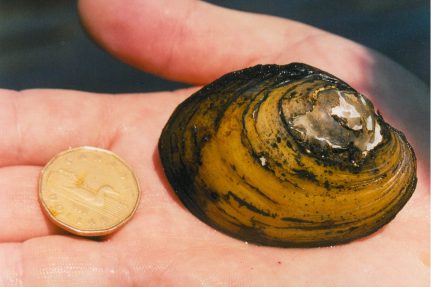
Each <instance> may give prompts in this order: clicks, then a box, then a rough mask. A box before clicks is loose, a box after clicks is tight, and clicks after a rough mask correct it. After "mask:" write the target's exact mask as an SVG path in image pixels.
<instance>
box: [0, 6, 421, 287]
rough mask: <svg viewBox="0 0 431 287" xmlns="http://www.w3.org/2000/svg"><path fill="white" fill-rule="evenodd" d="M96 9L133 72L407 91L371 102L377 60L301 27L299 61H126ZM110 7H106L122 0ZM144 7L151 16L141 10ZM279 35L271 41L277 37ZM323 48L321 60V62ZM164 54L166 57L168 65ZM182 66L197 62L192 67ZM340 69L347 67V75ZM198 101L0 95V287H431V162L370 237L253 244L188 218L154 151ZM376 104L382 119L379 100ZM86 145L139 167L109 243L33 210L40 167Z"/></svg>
mask: <svg viewBox="0 0 431 287" xmlns="http://www.w3.org/2000/svg"><path fill="white" fill-rule="evenodd" d="M96 2H97V1H94V0H92V1H87V2H86V1H82V2H81V10H82V12H83V17H84V20H86V21H87V25H88V26H89V27H90V30H91V32H93V34H94V35H95V37H96V38H98V40H99V42H101V43H102V45H104V46H105V47H106V48H107V49H109V50H111V51H112V52H114V53H115V54H117V55H118V56H120V57H122V58H123V59H125V60H126V61H128V62H130V63H131V64H134V65H135V66H140V67H143V68H145V69H148V70H150V71H153V72H158V73H159V74H163V75H164V76H166V77H169V78H173V79H179V80H183V81H188V82H197V83H205V82H208V81H209V80H210V79H213V78H214V77H215V76H217V75H220V74H222V73H224V72H227V71H228V70H231V69H234V68H240V67H244V66H245V65H250V64H254V63H258V62H268V63H269V62H280V63H285V62H291V61H292V60H298V59H301V60H302V61H304V62H307V63H310V64H313V65H316V66H319V67H321V68H324V69H326V70H328V71H330V72H332V73H334V74H336V75H337V76H340V77H341V78H343V79H345V80H346V81H348V82H350V83H352V85H353V86H354V87H355V88H356V89H358V90H359V91H361V92H363V93H364V94H367V95H369V96H370V97H371V98H373V99H375V100H377V101H379V97H380V95H381V94H383V95H384V96H383V97H385V95H395V96H396V95H397V93H401V92H402V88H399V87H398V88H399V89H397V88H391V87H389V86H384V87H383V88H381V90H379V91H378V92H379V93H378V94H377V93H376V92H377V90H376V88H373V85H372V82H371V80H372V79H371V76H370V75H369V73H366V72H365V70H371V68H372V67H371V66H370V65H371V62H372V61H371V60H370V59H375V58H376V57H379V56H377V55H374V54H370V52H369V51H367V50H365V49H364V48H362V47H360V46H358V45H356V44H354V43H351V42H348V41H345V40H342V39H340V38H336V37H334V36H331V35H328V34H325V33H323V32H316V31H315V30H313V29H311V28H308V27H302V26H298V27H297V28H298V29H299V28H301V29H303V32H304V31H305V32H304V33H309V34H312V33H317V34H316V35H319V36H316V37H308V38H307V37H303V38H304V40H302V41H300V42H296V43H295V45H296V48H295V50H294V52H295V53H294V54H287V55H284V54H282V53H281V52H282V50H279V51H278V53H277V51H276V49H275V50H274V51H271V53H272V54H271V53H269V54H262V55H261V56H259V57H254V56H250V57H251V58H250V57H249V55H248V56H247V57H246V56H242V57H241V56H238V55H237V54H235V53H233V52H232V54H230V53H229V50H228V48H229V47H225V48H224V49H225V51H222V52H223V53H224V54H223V55H216V57H219V58H218V60H219V61H220V62H223V63H225V64H226V65H215V64H214V65H206V64H205V62H204V60H205V59H204V57H202V58H199V54H197V56H196V54H194V56H195V57H192V56H193V53H194V52H196V51H199V50H200V49H204V48H205V47H195V48H192V49H191V50H187V49H186V45H183V46H182V44H181V43H179V42H177V45H176V49H179V51H181V52H182V53H184V55H183V56H180V57H176V54H175V51H173V52H172V51H171V52H169V53H164V52H166V50H167V49H163V47H165V46H166V45H167V43H163V41H162V39H155V41H159V42H157V43H158V45H159V47H158V49H157V51H156V53H159V54H158V55H157V56H159V57H157V58H154V57H153V55H148V54H147V55H143V54H141V55H130V54H128V53H129V51H133V45H134V44H136V43H133V41H132V42H131V43H130V42H129V45H130V46H131V47H124V46H121V45H120V47H119V46H118V45H117V46H115V44H114V42H115V43H117V44H118V42H119V41H118V39H116V38H115V37H127V36H128V34H127V33H118V34H115V35H114V37H112V34H111V35H109V36H111V37H105V36H106V34H104V33H103V31H102V30H101V29H102V27H103V25H105V24H106V22H103V21H99V22H97V21H94V22H93V21H92V20H91V19H92V18H91V16H92V15H93V14H92V13H96V12H95V11H96V9H93V8H94V7H95V6H92V5H95V3H96ZM119 2H121V1H119ZM112 3H113V4H112V5H111V6H110V7H111V9H113V8H112V7H115V5H116V4H115V3H116V1H112ZM200 5H202V7H200V8H198V9H208V11H210V12H209V13H213V12H211V9H215V8H210V7H206V6H204V5H205V4H195V6H200ZM101 7H107V6H106V5H105V6H103V5H101V6H99V7H98V9H97V12H98V13H100V9H102V10H103V8H101ZM107 10H109V9H107ZM114 10H115V9H114ZM141 10H142V13H144V12H145V7H144V8H142V7H141ZM129 12H130V11H129ZM106 13H108V12H106ZM125 13H126V14H127V12H125ZM146 13H147V14H148V11H146ZM226 13H227V16H225V17H238V19H242V18H241V17H243V18H244V17H245V19H247V18H246V17H250V18H252V19H253V17H256V16H248V15H247V16H246V15H238V16H237V15H234V14H232V15H230V14H229V13H233V12H226ZM156 16H157V15H153V16H148V17H156ZM116 17H118V15H117V16H116V15H111V14H107V15H105V17H104V18H103V19H105V21H107V22H109V20H110V21H119V22H122V21H126V20H125V19H117V18H116ZM159 17H161V16H160V15H159ZM124 18H127V17H124ZM106 19H108V20H106ZM196 21H197V20H196ZM244 21H245V20H244ZM256 21H257V22H259V21H261V22H264V23H265V24H267V25H273V26H274V27H279V26H281V27H284V26H286V25H294V24H292V23H286V22H284V21H281V20H275V19H270V18H269V19H266V18H258V17H256ZM129 22H130V21H129ZM123 24H124V23H123ZM125 25H126V27H129V28H130V27H131V28H130V29H129V30H128V29H125V30H127V31H128V32H129V33H138V34H139V33H141V36H142V33H149V30H148V29H147V30H148V31H146V30H145V29H141V30H140V31H138V30H139V29H138V28H139V27H135V26H133V24H132V23H129V24H127V23H126V24H125ZM128 25H130V26H128ZM255 25H257V26H259V23H256V24H255ZM261 25H262V23H261ZM166 26H167V27H164V26H163V24H161V28H162V29H163V28H165V29H169V25H166ZM123 28H124V27H123ZM142 30H143V31H142ZM279 30H281V28H279V29H278V30H277V31H275V32H272V33H273V34H270V35H269V37H273V38H274V39H275V40H276V39H278V38H277V37H278V36H277V35H278V33H279ZM99 32H100V33H99ZM122 32H124V31H122ZM97 33H99V34H97ZM232 33H235V31H232ZM98 35H99V36H98ZM223 37H224V36H223ZM252 37H253V35H252ZM316 38H318V39H319V40H316ZM119 40H120V41H121V39H119ZM170 40H175V39H170ZM208 41H209V39H208ZM334 41H335V42H336V43H337V47H338V49H340V51H345V52H344V53H343V54H336V55H334V54H332V53H328V54H327V55H322V53H321V52H320V51H321V47H317V46H316V45H318V46H322V45H323V46H324V45H328V44H329V43H332V44H333V43H334ZM265 45H266V44H265V43H263V44H262V46H263V48H262V49H263V50H265V51H267V50H266V49H265ZM126 46H127V45H126ZM298 47H301V48H299V49H297V48H298ZM129 48H131V49H129ZM134 48H136V47H134ZM165 48H166V47H165ZM286 48H288V47H284V48H283V49H286ZM193 49H196V51H195V50H193ZM253 49H255V50H256V51H251V53H252V54H256V55H260V54H259V53H258V52H259V49H260V48H258V47H254V48H253ZM279 49H280V48H279ZM135 50H136V49H135ZM220 51H221V50H220ZM316 51H319V53H317V55H319V56H318V57H316V56H315V55H316ZM346 51H349V52H346ZM201 54H202V53H201ZM169 55H171V56H169ZM202 55H203V54H202ZM280 55H281V56H280ZM167 57H170V58H171V59H170V60H166V58H167ZM172 57H174V58H172ZM154 59H156V60H154ZM157 59H159V61H158V60H157ZM187 59H189V60H190V61H198V62H199V61H200V62H199V63H194V64H195V65H197V66H194V67H190V66H188V65H187V63H188V62H187ZM379 59H380V60H381V58H379ZM166 61H170V62H169V63H168V65H169V68H167V67H164V68H163V66H164V65H166ZM208 61H209V62H211V61H212V60H211V59H207V62H208ZM214 61H215V60H214ZM382 61H384V64H385V65H382V66H384V67H385V68H382V70H381V71H380V72H382V73H383V72H384V75H385V77H387V78H388V79H390V78H391V76H392V77H395V76H397V75H400V74H401V75H404V74H403V73H405V72H404V71H402V70H401V69H400V68H398V67H397V66H396V65H394V64H392V63H390V62H387V61H386V60H385V59H383V60H382ZM344 63H350V64H351V65H352V67H350V68H349V69H345V66H344V65H345V64H344ZM359 63H361V64H359ZM198 64H199V65H198ZM211 67H212V68H211ZM405 77H407V81H412V82H414V81H415V80H414V79H413V78H411V77H410V76H408V75H407V74H405ZM415 86H416V89H417V93H420V92H423V90H421V86H420V85H415ZM191 93H192V91H191V90H183V91H177V92H164V93H149V94H140V95H121V96H115V97H114V96H109V95H95V94H89V93H84V92H73V91H63V90H32V91H26V92H22V93H20V94H18V93H15V92H10V91H2V92H1V93H0V106H1V109H2V112H1V114H0V130H1V131H2V136H1V139H0V151H1V153H0V166H1V168H0V190H1V192H0V202H1V203H2V204H1V209H0V224H1V226H2V229H1V230H0V242H1V243H0V270H1V272H0V282H1V283H3V282H5V284H0V285H2V286H4V285H5V286H21V285H20V284H23V285H24V286H45V285H46V286H135V285H138V286H149V285H150V286H151V285H154V286H159V285H163V286H164V285H166V286H173V285H178V286H196V285H209V286H215V285H217V286H218V285H220V286H226V285H235V286H236V285H246V286H263V285H265V286H285V285H293V286H297V285H300V286H317V285H318V283H320V284H321V285H322V286H328V285H331V284H332V285H334V286H347V285H349V286H353V285H355V284H356V285H357V286H363V285H364V284H367V286H371V285H372V284H375V285H376V286H380V285H381V286H391V285H394V284H397V285H406V286H419V285H425V284H426V283H427V276H428V273H427V266H426V265H427V264H428V265H429V262H428V261H427V258H428V252H429V251H428V244H427V242H428V238H427V234H428V233H429V232H428V208H429V206H428V192H427V189H428V177H427V174H426V173H425V172H424V170H423V169H422V166H426V164H427V163H426V162H425V163H423V162H420V163H419V168H420V169H419V183H418V187H417V190H416V192H415V194H414V196H413V198H412V199H411V200H410V202H409V203H408V204H407V205H406V207H405V208H404V209H403V210H402V212H400V214H399V215H398V216H397V217H396V219H395V220H394V221H393V222H392V223H391V224H389V225H388V226H386V227H385V228H383V229H382V230H381V231H379V232H377V233H376V234H374V235H372V236H370V237H368V238H365V239H363V240H358V241H356V242H354V243H351V244H347V245H343V246H338V247H335V248H318V249H316V248H315V249H279V248H270V247H258V246H254V245H247V244H244V243H243V242H240V241H238V240H235V239H232V238H229V237H227V236H225V235H223V234H220V233H218V232H216V231H214V230H213V229H211V228H210V227H208V226H207V225H205V224H203V223H202V222H200V221H199V220H197V219H196V218H195V217H193V216H192V215H191V214H190V213H189V212H187V210H185V208H184V207H183V206H182V205H181V204H180V203H179V201H178V199H177V198H176V197H175V195H174V194H173V192H172V190H171V189H170V187H169V185H168V183H167V182H166V180H165V179H164V176H163V172H162V170H161V167H160V163H159V161H158V154H157V149H156V147H157V141H158V137H159V135H160V131H161V129H162V128H163V125H164V124H165V122H166V121H167V119H168V117H169V115H170V114H171V112H172V111H173V109H174V108H175V107H176V106H177V105H178V104H179V103H180V102H181V101H182V100H184V99H185V98H186V97H187V96H189V95H190V94H191ZM379 106H380V108H381V109H382V110H384V108H383V107H384V103H383V102H381V103H380V105H379ZM385 115H386V114H385ZM389 116H390V115H389ZM392 122H394V121H392ZM401 122H402V121H399V122H397V121H395V124H396V125H398V126H400V125H401ZM413 131H414V130H413ZM409 136H410V138H413V139H414V137H415V136H416V135H415V134H414V132H413V134H409ZM413 142H415V141H413ZM81 145H92V146H99V147H104V148H108V149H110V150H112V151H114V152H116V153H117V154H119V155H120V156H121V157H123V158H124V159H125V160H126V161H127V162H128V163H129V164H130V165H131V166H132V167H133V168H134V170H135V171H136V173H137V176H138V178H139V180H140V183H141V189H142V192H143V194H142V195H143V196H142V200H141V204H140V206H139V209H138V210H137V212H136V214H135V216H134V218H133V219H132V220H131V221H130V222H129V223H128V224H127V225H125V226H124V227H123V228H122V229H121V230H120V231H119V232H117V233H115V234H114V235H112V236H111V237H109V238H106V239H105V240H103V241H92V240H88V239H82V238H77V237H74V236H71V235H68V234H64V233H63V232H61V231H60V230H58V229H56V228H54V227H52V224H51V223H49V222H48V221H47V219H46V218H45V217H44V216H43V214H42V212H41V209H40V207H39V205H38V201H37V196H36V194H37V192H36V190H37V181H38V175H39V172H40V169H41V168H42V166H43V165H44V164H45V163H46V162H47V161H48V160H49V159H50V158H51V157H52V156H53V155H54V154H55V153H57V152H59V151H61V150H64V149H66V148H68V147H69V146H81ZM419 149H420V147H419ZM5 203H7V204H5ZM2 280H3V281H2ZM352 282H353V283H352ZM415 282H417V283H416V284H414V283H415Z"/></svg>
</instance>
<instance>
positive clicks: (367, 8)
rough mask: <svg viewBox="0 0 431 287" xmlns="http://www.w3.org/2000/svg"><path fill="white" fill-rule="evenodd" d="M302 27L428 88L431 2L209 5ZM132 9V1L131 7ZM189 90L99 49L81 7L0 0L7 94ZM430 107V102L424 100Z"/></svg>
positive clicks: (0, 61)
mask: <svg viewBox="0 0 431 287" xmlns="http://www.w3.org/2000/svg"><path fill="white" fill-rule="evenodd" d="M208 2H211V3H213V4H217V5H221V6H225V7H229V8H235V9H240V10H244V11H251V12H257V13H265V14H271V15H275V16H280V17H285V18H290V19H294V20H298V21H301V22H304V23H307V24H310V25H313V26H316V27H319V28H321V29H324V30H327V31H330V32H333V33H335V34H339V35H342V36H344V37H346V38H349V39H352V40H354V41H356V42H359V43H361V44H363V45H365V46H368V47H371V48H373V49H375V50H378V51H379V52H381V53H383V54H385V55H386V56H388V57H390V58H392V59H393V60H395V61H396V62H398V63H399V64H401V65H402V66H404V67H405V68H406V69H408V70H410V71H411V72H412V73H413V74H415V75H416V76H417V77H419V78H420V79H421V80H422V81H424V82H425V83H426V84H428V86H429V77H430V74H429V70H430V67H429V65H430V54H429V53H430V46H429V45H430V26H429V23H430V9H429V1H428V0H378V1H376V0H290V1H286V0H278V1H263V0H261V1H259V0H255V1H251V0H237V1H228V0H210V1H208ZM125 3H127V1H125ZM184 86H185V85H183V84H180V83H175V82H171V81H167V80H163V79H160V78H158V77H155V76H152V75H149V74H146V73H144V72H140V71H137V70H135V69H133V68H131V67H128V66H127V65H125V64H123V63H121V62H119V61H117V60H115V59H114V58H113V57H111V56H110V55H108V54H107V53H105V52H104V51H102V50H101V49H100V48H99V47H97V46H96V45H95V44H94V43H93V42H92V41H91V40H90V39H89V38H88V37H87V35H86V34H85V32H84V31H83V29H82V27H81V26H80V22H79V17H78V14H77V10H76V1H67V0H27V1H24V0H0V87H1V88H9V89H25V88H38V87H44V88H66V89H79V90H86V91H93V92H113V93H115V92H146V91H157V90H170V89H176V88H180V87H184ZM425 102H426V103H428V105H429V99H426V100H425Z"/></svg>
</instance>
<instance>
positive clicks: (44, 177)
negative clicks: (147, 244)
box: [39, 147, 140, 236]
mask: <svg viewBox="0 0 431 287" xmlns="http://www.w3.org/2000/svg"><path fill="white" fill-rule="evenodd" d="M139 198H140V190H139V184H138V181H137V179H136V176H135V175H134V173H133V171H132V169H131V168H130V167H129V166H128V165H127V164H126V163H125V162H124V161H123V160H122V159H120V158H119V157H118V156H117V155H115V154H114V153H112V152H110V151H107V150H104V149H100V148H95V147H78V148H72V149H69V150H66V151H64V152H61V153H59V154H58V155H56V156H54V158H53V159H51V161H49V162H48V164H47V165H46V166H45V167H44V168H43V170H42V172H41V175H40V179H39V201H40V203H41V206H42V209H43V210H44V211H45V213H46V214H47V215H48V217H49V218H50V219H51V221H53V223H55V224H56V225H58V226H59V227H61V228H63V229H65V230H67V231H69V232H71V233H74V234H77V235H81V236H101V235H107V234H110V233H112V232H114V231H115V230H117V229H118V228H119V227H120V226H122V225H123V224H125V223H126V222H127V221H128V220H129V219H130V218H131V217H132V216H133V214H134V212H135V210H136V208H137V206H138V203H139Z"/></svg>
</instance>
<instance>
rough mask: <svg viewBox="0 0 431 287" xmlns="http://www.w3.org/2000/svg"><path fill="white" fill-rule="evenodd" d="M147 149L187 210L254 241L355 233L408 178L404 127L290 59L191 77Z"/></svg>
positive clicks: (387, 206) (381, 213) (387, 213)
mask: <svg viewBox="0 0 431 287" xmlns="http://www.w3.org/2000/svg"><path fill="white" fill-rule="evenodd" d="M159 154H160V158H161V162H162V165H163V169H164V172H165V174H166V177H167V178H168V181H169V183H170V184H171V186H172V188H173V190H174V191H175V193H176V194H177V196H178V197H179V199H180V200H181V202H182V203H183V204H184V205H185V207H186V208H187V209H188V210H190V211H191V212H192V213H193V214H194V215H195V216H197V217H198V218H199V219H200V220H202V221H203V222H205V223H207V224H208V225H210V226H212V227H214V228H215V229H217V230H219V231H221V232H223V233H225V234H228V235H230V236H232V237H235V238H238V239H240V240H243V241H247V242H251V243H255V244H261V245H270V246H283V247H314V246H328V245H335V244H341V243H346V242H349V241H352V240H354V239H356V238H360V237H363V236H366V235H368V234H371V233H373V232H374V231H376V230H378V229H379V228H380V227H382V226H383V225H385V224H386V223H388V222H389V221H391V220H392V219H393V218H394V217H395V215H396V214H397V213H398V212H399V211H400V210H401V208H402V207H403V206H404V205H405V203H406V202H407V201H408V199H409V198H410V197H411V195H412V193H413V191H414V189H415V186H416V159H415V155H414V152H413V149H412V148H411V146H410V145H409V143H408V142H407V140H406V138H405V136H404V135H403V134H402V133H401V132H400V131H398V130H396V129H394V128H392V127H391V126H389V125H388V124H387V123H385V122H384V120H383V118H382V117H381V116H380V114H378V113H377V114H376V113H375V111H374V107H373V105H372V103H371V102H370V101H369V100H368V99H367V98H365V97H364V96H363V95H361V94H359V93H358V92H357V91H355V90H354V89H353V88H351V87H350V86H349V85H348V84H346V83H345V82H343V81H342V80H340V79H338V78H336V77H334V76H333V75H330V74H328V73H326V72H324V71H322V70H319V69H316V68H314V67H311V66H308V65H305V64H300V63H292V64H289V65H283V66H278V65H258V66H255V67H252V68H248V69H244V70H240V71H236V72H232V73H229V74H226V75H224V76H223V77H221V78H220V79H218V80H216V81H215V82H213V83H211V84H209V85H208V86H205V87H203V88H202V89H201V90H200V91H198V92H196V93H195V94H193V95H192V96H191V97H189V98H188V99H187V100H185V101H184V102H183V103H181V104H180V105H179V106H178V107H177V109H176V110H175V111H174V113H173V114H172V116H171V117H170V119H169V121H168V123H167V124H166V126H165V128H164V129H163V132H162V135H161V137H160V140H159Z"/></svg>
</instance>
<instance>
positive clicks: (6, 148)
mask: <svg viewBox="0 0 431 287" xmlns="http://www.w3.org/2000/svg"><path fill="white" fill-rule="evenodd" d="M187 93H188V91H183V92H179V93H177V94H178V95H179V97H178V100H176V97H172V98H170V99H169V100H167V99H166V98H164V97H163V95H164V94H163V93H159V94H149V95H136V96H134V95H130V96H108V95H96V94H91V93H84V92H75V91H66V90H28V91H23V92H13V91H8V90H0V107H1V108H0V109H1V113H0V131H1V136H0V167H1V166H10V165H43V164H45V163H46V162H47V161H48V160H49V159H50V158H51V157H52V156H53V155H54V154H56V153H58V152H60V151H62V150H65V149H67V148H69V147H75V146H83V145H91V146H97V147H102V148H107V149H112V148H113V147H114V146H115V145H116V144H117V143H118V142H119V141H120V140H121V139H123V138H124V136H125V135H127V136H129V134H132V132H134V131H139V126H141V128H142V127H148V128H150V127H152V126H153V125H154V126H157V127H158V125H163V124H164V122H163V121H164V120H166V118H165V117H167V116H168V112H165V111H168V110H169V111H170V110H171V109H173V107H174V106H175V105H176V104H178V102H179V101H180V100H182V99H183V98H184V96H185V95H186V94H187ZM163 101H165V102H163ZM155 102H156V104H155ZM161 103H163V104H161ZM150 105H152V106H150ZM161 115H163V116H164V117H163V118H161ZM139 121H140V122H139ZM154 121H157V122H154ZM147 130H149V129H147ZM152 131H153V134H154V135H153V136H154V137H157V135H158V133H159V131H160V130H156V129H153V130H152ZM138 140H139V142H137V143H136V144H138V145H139V143H140V142H142V141H145V138H144V137H141V138H140V139H138Z"/></svg>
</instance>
